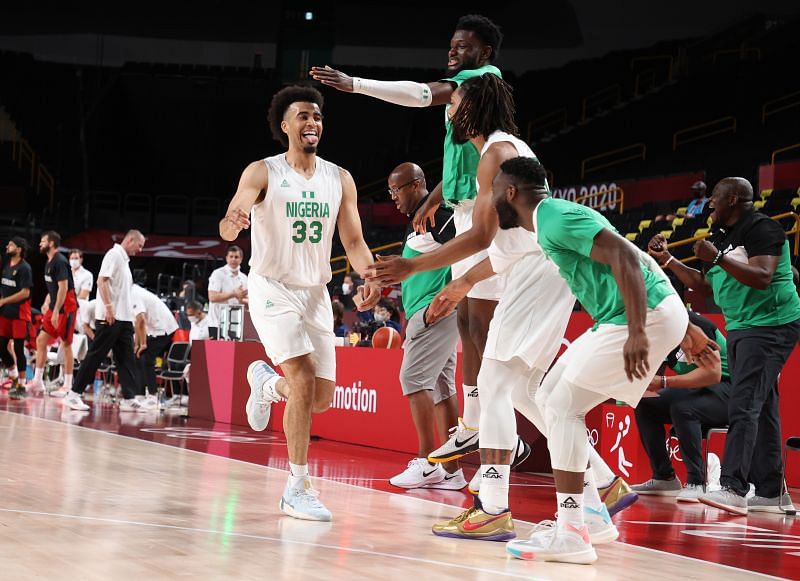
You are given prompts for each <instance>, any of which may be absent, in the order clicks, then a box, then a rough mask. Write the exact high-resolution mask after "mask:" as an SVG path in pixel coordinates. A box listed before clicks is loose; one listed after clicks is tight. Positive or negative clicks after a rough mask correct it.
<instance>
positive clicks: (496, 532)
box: [431, 506, 517, 541]
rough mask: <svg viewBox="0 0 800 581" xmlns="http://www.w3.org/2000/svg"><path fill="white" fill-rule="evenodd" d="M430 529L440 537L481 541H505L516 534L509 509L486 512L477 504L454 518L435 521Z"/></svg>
mask: <svg viewBox="0 0 800 581" xmlns="http://www.w3.org/2000/svg"><path fill="white" fill-rule="evenodd" d="M431 530H432V531H433V534H434V535H437V536H440V537H452V538H456V539H478V540H482V541H507V540H509V539H513V538H515V537H516V536H517V533H515V532H514V520H513V519H512V518H511V512H510V511H507V510H506V511H504V512H502V513H500V514H488V513H485V512H483V509H482V508H480V507H479V506H473V507H471V508H468V509H467V510H465V511H464V512H462V513H461V514H460V515H458V516H457V517H455V518H454V519H451V520H448V521H444V522H439V523H436V524H435V525H433V528H432V529H431Z"/></svg>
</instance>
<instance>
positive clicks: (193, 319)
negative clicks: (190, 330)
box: [187, 315, 200, 325]
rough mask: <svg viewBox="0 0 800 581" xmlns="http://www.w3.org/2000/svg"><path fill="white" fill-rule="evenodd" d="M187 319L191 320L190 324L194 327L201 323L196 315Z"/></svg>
mask: <svg viewBox="0 0 800 581" xmlns="http://www.w3.org/2000/svg"><path fill="white" fill-rule="evenodd" d="M187 319H189V322H190V323H191V324H192V325H196V324H197V323H199V322H200V319H198V318H197V317H195V316H194V315H191V316H189V317H187Z"/></svg>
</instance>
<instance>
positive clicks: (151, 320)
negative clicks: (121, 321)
mask: <svg viewBox="0 0 800 581" xmlns="http://www.w3.org/2000/svg"><path fill="white" fill-rule="evenodd" d="M131 297H132V298H133V316H134V317H138V316H139V313H144V323H145V327H146V328H147V336H148V337H161V336H163V335H169V334H171V333H174V332H175V331H177V330H178V323H177V321H175V315H173V314H172V311H170V310H169V307H168V306H167V305H166V304H164V301H162V300H161V299H159V298H158V297H157V296H156V295H154V294H153V293H151V292H150V291H149V290H147V289H144V288H142V287H140V286H139V285H138V284H135V285H133V288H132V289H131Z"/></svg>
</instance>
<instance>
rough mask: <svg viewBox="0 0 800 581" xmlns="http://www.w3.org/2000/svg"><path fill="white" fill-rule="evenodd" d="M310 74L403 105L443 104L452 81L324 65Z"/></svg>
mask: <svg viewBox="0 0 800 581" xmlns="http://www.w3.org/2000/svg"><path fill="white" fill-rule="evenodd" d="M309 74H310V75H311V77H312V78H313V79H314V80H316V81H319V82H320V83H322V84H323V85H326V86H328V87H333V88H334V89H337V90H339V91H342V92H344V93H361V94H362V95H369V96H370V97H375V98H376V99H380V100H381V101H386V102H387V103H394V104H395V105H402V106H403V107H428V106H430V105H445V104H447V103H449V102H450V95H451V94H452V93H453V89H454V85H455V84H454V83H449V82H447V81H444V82H443V81H434V82H431V83H417V82H415V81H376V80H373V79H362V78H360V77H351V76H349V75H346V74H345V73H343V72H342V71H338V70H336V69H334V68H331V67H329V66H327V65H325V66H324V67H311V71H310V72H309Z"/></svg>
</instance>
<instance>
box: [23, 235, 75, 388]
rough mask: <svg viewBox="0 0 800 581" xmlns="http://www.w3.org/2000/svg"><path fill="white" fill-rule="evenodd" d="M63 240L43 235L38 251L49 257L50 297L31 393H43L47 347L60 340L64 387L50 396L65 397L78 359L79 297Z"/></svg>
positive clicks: (45, 307) (46, 273)
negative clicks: (75, 337)
mask: <svg viewBox="0 0 800 581" xmlns="http://www.w3.org/2000/svg"><path fill="white" fill-rule="evenodd" d="M60 246H61V236H60V235H59V234H58V233H57V232H53V231H52V230H50V231H48V232H45V233H44V234H42V238H41V240H40V241H39V251H40V252H41V253H42V254H44V255H46V256H47V264H45V266H44V283H45V286H46V287H47V296H46V297H45V299H44V305H43V306H42V332H41V333H39V336H38V337H36V368H35V369H34V374H33V379H32V380H31V382H30V383H29V384H28V389H30V390H32V391H34V392H37V391H42V392H43V391H44V382H43V381H42V378H43V376H44V363H45V359H46V357H47V346H48V345H49V344H50V342H51V341H52V340H53V339H55V338H58V339H61V345H62V347H63V349H64V385H63V386H62V387H61V388H60V389H58V390H57V391H56V392H53V393H52V394H51V395H53V396H56V397H59V396H60V397H64V396H65V395H66V394H67V393H69V391H70V390H71V389H72V371H73V369H74V367H75V358H74V357H73V355H72V335H73V333H74V332H75V319H76V316H77V312H78V297H77V296H76V295H75V283H74V282H73V280H72V269H71V268H70V265H69V261H68V260H67V258H66V257H65V256H64V255H63V254H61V253H60V252H59V251H58V248H59V247H60Z"/></svg>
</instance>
